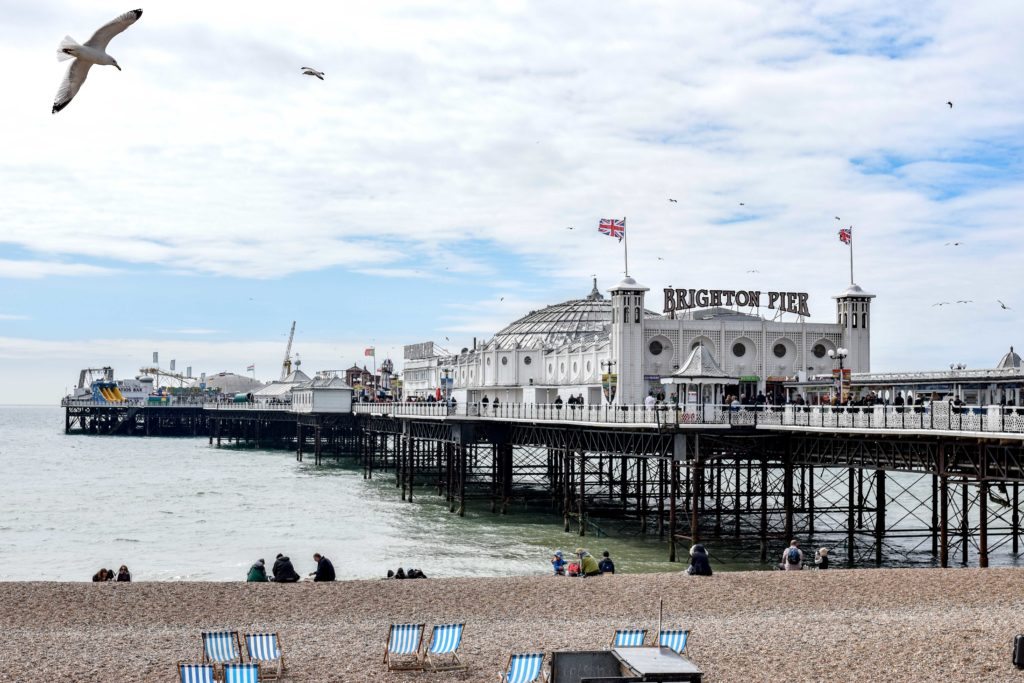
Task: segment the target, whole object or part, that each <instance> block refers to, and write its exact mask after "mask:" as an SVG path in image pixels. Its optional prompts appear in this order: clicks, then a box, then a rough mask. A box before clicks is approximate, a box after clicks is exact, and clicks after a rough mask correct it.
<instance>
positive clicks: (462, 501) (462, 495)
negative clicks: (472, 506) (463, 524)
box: [459, 446, 468, 517]
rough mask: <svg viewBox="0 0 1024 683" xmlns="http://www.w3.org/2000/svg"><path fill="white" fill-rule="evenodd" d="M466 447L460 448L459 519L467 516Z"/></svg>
mask: <svg viewBox="0 0 1024 683" xmlns="http://www.w3.org/2000/svg"><path fill="white" fill-rule="evenodd" d="M467 459H468V458H467V455H466V447H465V446H459V517H465V516H466V460H467Z"/></svg>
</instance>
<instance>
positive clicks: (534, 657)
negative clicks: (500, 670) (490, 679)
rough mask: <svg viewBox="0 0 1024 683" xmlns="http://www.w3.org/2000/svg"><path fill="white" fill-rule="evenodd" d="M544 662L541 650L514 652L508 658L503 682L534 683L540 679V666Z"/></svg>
mask: <svg viewBox="0 0 1024 683" xmlns="http://www.w3.org/2000/svg"><path fill="white" fill-rule="evenodd" d="M543 664H544V653H543V652H528V653H525V654H514V655H512V656H510V657H509V658H508V671H506V672H505V675H504V677H503V678H502V681H504V683H534V681H539V680H540V668H541V665H543Z"/></svg>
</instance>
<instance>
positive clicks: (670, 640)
mask: <svg viewBox="0 0 1024 683" xmlns="http://www.w3.org/2000/svg"><path fill="white" fill-rule="evenodd" d="M689 635H690V632H689V631H685V630H683V629H675V630H672V631H666V630H662V632H661V635H659V636H658V645H659V646H660V647H667V648H668V649H670V650H672V651H674V652H675V653H676V654H680V655H681V654H683V653H684V652H685V651H686V639H687V637H689Z"/></svg>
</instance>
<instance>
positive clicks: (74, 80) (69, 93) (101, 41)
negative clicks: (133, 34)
mask: <svg viewBox="0 0 1024 683" xmlns="http://www.w3.org/2000/svg"><path fill="white" fill-rule="evenodd" d="M141 16H142V10H140V9H133V10H132V11H130V12H125V13H124V14H122V15H121V16H119V17H117V18H116V19H114V20H112V21H108V22H107V23H106V24H104V25H103V26H101V27H100V28H99V29H97V30H96V33H93V34H92V37H91V38H89V40H87V41H85V43H83V44H81V45H79V44H78V43H76V42H75V40H74V39H73V38H72V37H71V36H64V40H62V41H60V45H59V46H58V47H57V61H61V62H63V61H65V60H68V59H73V60H75V61H73V62H71V66H69V67H68V71H67V73H66V74H65V75H64V80H63V81H62V82H61V84H60V88H58V89H57V97H55V98H54V100H53V110H52V113H54V114H56V113H57V112H59V111H60V110H61V109H63V108H64V107H66V106H68V105H69V104H71V100H72V99H74V97H75V95H77V94H78V91H79V90H80V89H81V87H82V83H85V77H86V76H88V75H89V68H90V67H92V65H93V64H99V65H101V66H112V67H114V68H115V69H117V70H118V71H120V70H121V67H120V66H119V65H118V63H117V60H116V59H114V58H113V57H111V56H110V55H108V54H107V51H106V50H107V45H108V44H109V43H110V40H111V39H112V38H113V37H114V36H116V35H117V34H118V33H120V32H121V31H124V30H125V29H126V28H128V27H129V26H131V25H132V24H134V23H135V22H136V21H138V19H139V17H141Z"/></svg>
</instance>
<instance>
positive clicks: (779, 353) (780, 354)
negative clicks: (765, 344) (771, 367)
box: [772, 343, 786, 358]
mask: <svg viewBox="0 0 1024 683" xmlns="http://www.w3.org/2000/svg"><path fill="white" fill-rule="evenodd" d="M772 353H774V354H775V357H776V358H785V357H786V345H785V344H781V343H780V344H776V345H775V347H774V348H773V349H772Z"/></svg>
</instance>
